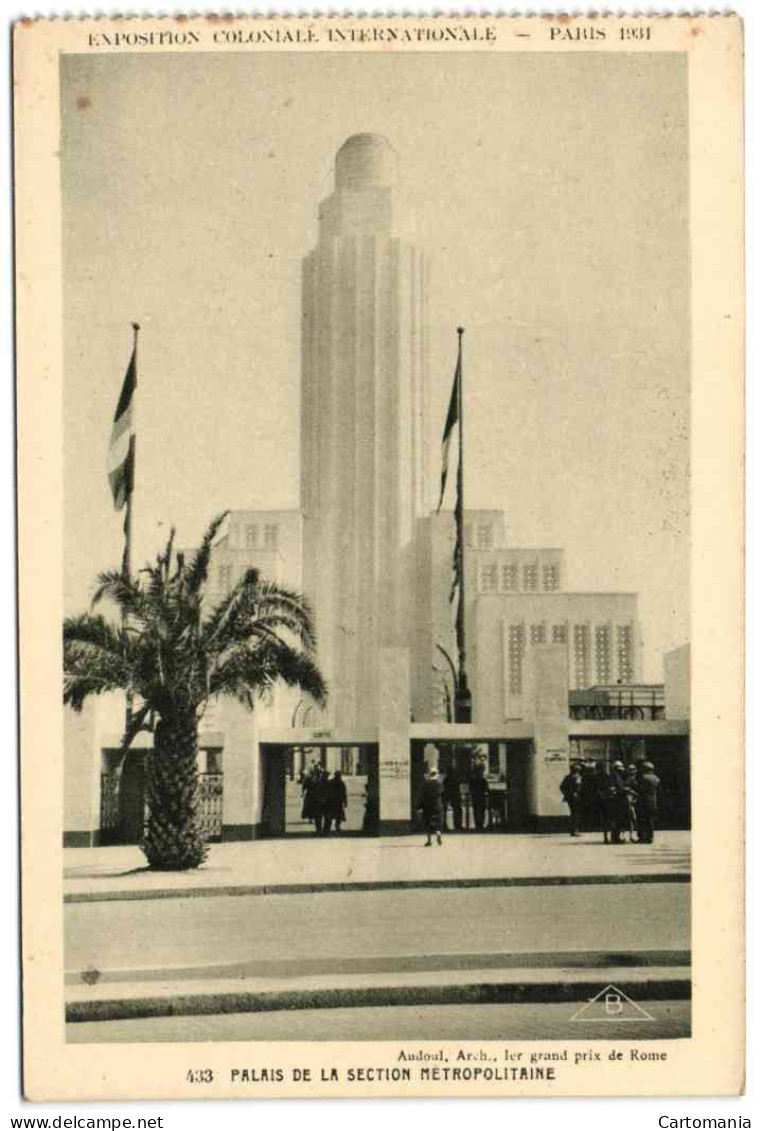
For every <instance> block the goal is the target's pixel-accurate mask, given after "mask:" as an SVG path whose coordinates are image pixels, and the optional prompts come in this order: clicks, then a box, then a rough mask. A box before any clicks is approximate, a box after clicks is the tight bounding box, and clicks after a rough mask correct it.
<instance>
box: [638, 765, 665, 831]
mask: <svg viewBox="0 0 762 1131" xmlns="http://www.w3.org/2000/svg"><path fill="white" fill-rule="evenodd" d="M641 770H642V773H641V775H640V780H639V782H638V787H639V788H638V840H639V841H640V843H641V844H653V842H654V833H655V829H656V815H657V813H658V811H659V787H660V786H661V781H660V780H659V778H658V777H657V776H656V773H655V772H654V766H653V762H643V763H642V766H641Z"/></svg>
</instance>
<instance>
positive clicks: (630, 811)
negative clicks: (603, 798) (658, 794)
mask: <svg viewBox="0 0 762 1131" xmlns="http://www.w3.org/2000/svg"><path fill="white" fill-rule="evenodd" d="M624 791H625V796H626V798H627V823H626V826H625V827H626V829H627V832H628V833H629V834H630V844H632V843H633V841H634V840H635V834H636V831H637V827H638V812H637V807H638V794H639V782H638V767H637V766H636V765H635V764H634V763H630V765H629V766H628V767H627V769H626V771H625V775H624Z"/></svg>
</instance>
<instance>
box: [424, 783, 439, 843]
mask: <svg viewBox="0 0 762 1131" xmlns="http://www.w3.org/2000/svg"><path fill="white" fill-rule="evenodd" d="M421 808H422V809H423V824H424V827H425V829H426V836H427V840H426V844H425V845H424V848H429V847H430V845H431V834H432V833H436V835H437V844H441V843H442V820H443V814H442V783H441V782H440V780H439V774H438V773H437V771H436V770H429V776H428V778H427V779H426V781H425V782H424V783H423V790H422V792H421Z"/></svg>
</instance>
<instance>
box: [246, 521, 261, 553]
mask: <svg viewBox="0 0 762 1131" xmlns="http://www.w3.org/2000/svg"><path fill="white" fill-rule="evenodd" d="M246 545H247V546H249V547H251V548H253V547H255V546H258V545H259V527H258V526H247V527H246Z"/></svg>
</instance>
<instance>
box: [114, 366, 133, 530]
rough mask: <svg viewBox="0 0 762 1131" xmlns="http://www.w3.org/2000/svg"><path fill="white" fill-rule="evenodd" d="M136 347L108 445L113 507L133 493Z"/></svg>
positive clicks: (122, 502) (120, 506) (125, 500)
mask: <svg viewBox="0 0 762 1131" xmlns="http://www.w3.org/2000/svg"><path fill="white" fill-rule="evenodd" d="M137 384H138V382H137V376H136V364H135V349H133V351H132V357H131V358H130V364H129V365H128V366H127V374H126V376H125V378H124V384H123V385H122V392H121V394H120V397H119V403H118V404H117V406H116V413H115V414H114V423H113V425H112V428H111V440H110V442H109V448H108V482H109V487H110V488H111V494H112V495H113V497H114V509H115V510H118V511H120V510H121V509H122V507H123V506H124V504H125V503H126V502H127V500H128V498H129V497H130V495H131V494H132V488H133V485H134V480H135V389H136V388H137Z"/></svg>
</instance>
